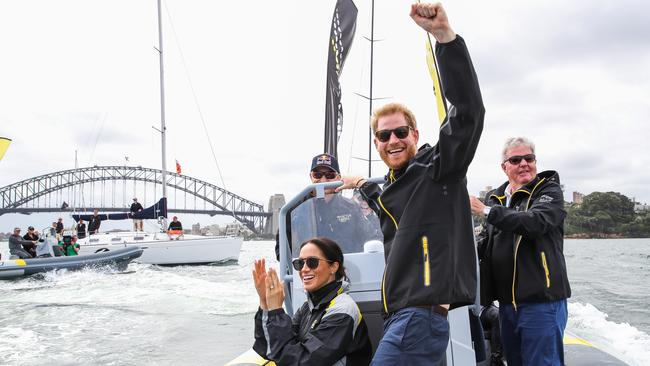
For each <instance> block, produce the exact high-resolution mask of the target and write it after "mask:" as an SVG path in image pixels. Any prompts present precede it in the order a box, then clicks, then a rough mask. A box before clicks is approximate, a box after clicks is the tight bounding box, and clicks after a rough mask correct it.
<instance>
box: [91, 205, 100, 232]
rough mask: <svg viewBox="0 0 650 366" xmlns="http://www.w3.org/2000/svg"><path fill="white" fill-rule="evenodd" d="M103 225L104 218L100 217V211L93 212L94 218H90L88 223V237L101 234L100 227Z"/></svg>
mask: <svg viewBox="0 0 650 366" xmlns="http://www.w3.org/2000/svg"><path fill="white" fill-rule="evenodd" d="M101 224H102V218H101V217H100V216H99V210H98V209H94V210H93V216H92V217H91V218H90V222H89V223H88V235H93V234H97V233H98V232H99V227H100V226H101Z"/></svg>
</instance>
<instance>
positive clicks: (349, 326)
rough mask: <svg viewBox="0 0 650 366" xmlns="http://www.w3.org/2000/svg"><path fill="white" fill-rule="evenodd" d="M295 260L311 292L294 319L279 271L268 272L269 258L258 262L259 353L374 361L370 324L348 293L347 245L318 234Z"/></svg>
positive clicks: (302, 361)
mask: <svg viewBox="0 0 650 366" xmlns="http://www.w3.org/2000/svg"><path fill="white" fill-rule="evenodd" d="M292 264H293V267H294V269H295V270H296V271H299V275H300V279H301V281H302V283H303V286H304V289H305V291H306V292H307V301H305V303H304V304H303V305H302V306H301V307H300V309H298V311H296V313H295V314H294V315H293V318H292V317H290V316H289V315H287V314H286V313H285V312H284V309H282V303H283V301H284V285H283V284H282V283H281V282H280V280H279V279H278V275H277V273H276V272H275V270H274V269H273V268H269V270H268V272H267V271H266V268H265V261H264V259H260V260H256V261H255V266H254V269H253V282H254V284H255V289H256V290H257V294H258V296H259V299H260V306H259V309H258V310H257V313H256V314H255V344H254V345H253V349H254V350H255V352H257V353H258V354H259V355H260V356H262V357H264V358H266V359H268V360H272V361H275V363H276V364H278V365H361V366H363V365H368V364H369V363H370V358H371V357H372V347H371V345H370V339H369V338H368V329H367V327H366V323H365V321H364V319H363V317H362V316H361V311H359V307H358V306H357V304H356V303H355V302H354V300H353V299H352V297H350V295H348V291H347V290H348V286H349V284H348V283H347V282H346V279H347V276H346V273H345V267H344V266H343V252H341V248H340V247H339V246H338V245H337V244H336V242H334V241H332V240H330V239H328V238H324V237H318V238H312V239H309V240H307V241H305V242H304V243H302V245H301V246H300V254H299V257H298V258H297V259H295V260H294V261H293V263H292Z"/></svg>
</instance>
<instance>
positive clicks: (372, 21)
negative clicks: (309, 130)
mask: <svg viewBox="0 0 650 366" xmlns="http://www.w3.org/2000/svg"><path fill="white" fill-rule="evenodd" d="M374 37H375V0H372V8H371V11H370V93H369V96H370V97H369V98H368V102H369V103H368V105H369V106H370V107H369V109H370V113H369V115H370V117H371V118H372V64H373V52H374V47H375V38H374ZM370 177H372V126H370V123H368V178H370Z"/></svg>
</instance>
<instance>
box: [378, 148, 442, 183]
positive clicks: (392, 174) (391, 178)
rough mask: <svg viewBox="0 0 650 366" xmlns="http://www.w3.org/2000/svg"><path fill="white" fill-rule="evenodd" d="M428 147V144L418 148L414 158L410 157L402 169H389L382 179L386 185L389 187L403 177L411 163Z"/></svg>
mask: <svg viewBox="0 0 650 366" xmlns="http://www.w3.org/2000/svg"><path fill="white" fill-rule="evenodd" d="M429 147H431V146H430V145H429V144H424V145H422V146H420V148H418V151H417V153H416V154H415V156H414V157H412V158H411V160H409V162H408V164H406V165H404V166H403V167H402V168H400V169H389V170H388V174H386V176H385V177H384V179H385V180H386V183H388V185H390V184H391V183H393V182H395V181H396V180H397V179H399V177H401V176H402V175H404V173H406V171H407V170H408V168H409V167H410V166H411V164H413V161H414V160H415V159H416V158H417V156H418V154H420V153H421V152H422V151H423V150H425V149H427V148H429Z"/></svg>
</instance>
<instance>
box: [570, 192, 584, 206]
mask: <svg viewBox="0 0 650 366" xmlns="http://www.w3.org/2000/svg"><path fill="white" fill-rule="evenodd" d="M584 198H585V195H584V194H582V193H580V192H577V191H574V192H573V203H576V204H578V205H581V204H582V200H583V199H584Z"/></svg>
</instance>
